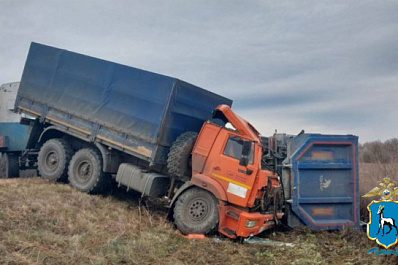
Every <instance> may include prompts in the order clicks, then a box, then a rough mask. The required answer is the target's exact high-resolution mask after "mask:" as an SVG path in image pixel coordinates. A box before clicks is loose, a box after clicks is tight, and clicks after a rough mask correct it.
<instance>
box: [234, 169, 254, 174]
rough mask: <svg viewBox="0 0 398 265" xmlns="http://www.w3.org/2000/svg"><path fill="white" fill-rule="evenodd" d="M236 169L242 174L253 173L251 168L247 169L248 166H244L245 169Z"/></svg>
mask: <svg viewBox="0 0 398 265" xmlns="http://www.w3.org/2000/svg"><path fill="white" fill-rule="evenodd" d="M238 171H239V172H240V173H243V174H246V175H250V174H251V173H253V170H251V169H248V168H246V170H243V169H240V168H239V169H238Z"/></svg>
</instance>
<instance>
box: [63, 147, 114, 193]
mask: <svg viewBox="0 0 398 265" xmlns="http://www.w3.org/2000/svg"><path fill="white" fill-rule="evenodd" d="M68 176H69V184H70V185H72V186H73V187H75V188H76V189H78V190H80V191H84V192H87V193H100V192H102V191H104V189H105V188H106V185H107V183H108V180H109V176H108V175H106V174H105V173H104V172H103V171H102V157H101V155H100V154H99V153H98V152H97V151H96V150H94V149H92V148H83V149H80V150H79V151H77V152H76V153H75V155H74V156H73V157H72V160H71V161H70V165H69V170H68Z"/></svg>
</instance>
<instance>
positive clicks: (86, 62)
mask: <svg viewBox="0 0 398 265" xmlns="http://www.w3.org/2000/svg"><path fill="white" fill-rule="evenodd" d="M219 104H227V105H230V106H231V105H232V100H230V99H227V98H225V97H222V96H219V95H217V94H214V93H212V92H209V91H207V90H204V89H202V88H199V87H197V86H194V85H191V84H189V83H186V82H184V81H181V80H179V79H176V78H172V77H168V76H164V75H160V74H155V73H152V72H148V71H144V70H140V69H137V68H133V67H129V66H125V65H121V64H116V63H112V62H109V61H105V60H101V59H97V58H93V57H89V56H85V55H81V54H77V53H73V52H69V51H66V50H61V49H57V48H54V47H49V46H45V45H41V44H37V43H32V44H31V47H30V50H29V54H28V58H27V61H26V64H25V68H24V72H23V75H22V80H21V84H20V88H19V91H18V95H17V100H16V102H15V109H16V110H19V111H22V112H25V113H28V114H31V115H34V116H35V117H38V118H40V120H41V121H42V122H44V121H46V122H48V123H50V124H54V125H57V126H60V127H62V128H63V129H64V130H68V131H69V132H70V133H71V134H74V135H75V136H78V137H80V138H86V139H87V140H89V141H98V142H102V143H104V144H105V145H108V146H111V147H113V148H116V149H118V150H121V151H123V152H126V153H129V154H132V155H135V156H137V157H140V158H142V159H145V160H147V161H149V162H151V163H155V164H165V162H166V158H167V153H168V149H169V147H170V145H171V144H172V143H173V141H174V140H175V139H176V138H177V136H178V135H180V134H181V133H183V132H185V131H199V130H200V128H201V126H202V124H203V122H204V121H205V120H207V119H208V118H209V117H210V115H211V112H212V110H213V109H214V108H215V107H216V106H217V105H219Z"/></svg>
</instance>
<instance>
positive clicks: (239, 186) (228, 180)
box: [206, 129, 258, 207]
mask: <svg viewBox="0 0 398 265" xmlns="http://www.w3.org/2000/svg"><path fill="white" fill-rule="evenodd" d="M244 141H245V139H243V138H242V137H241V136H239V135H238V134H235V133H234V132H232V131H230V130H225V129H223V130H221V131H220V133H219V135H218V139H217V140H216V141H215V145H214V147H213V148H212V151H211V153H210V157H209V158H210V159H208V162H207V167H206V168H207V170H206V171H207V174H208V175H210V176H211V177H212V178H214V179H215V180H217V181H218V182H219V183H220V184H221V185H222V186H223V187H224V189H225V190H226V191H227V197H228V201H229V202H230V203H234V204H237V205H240V206H243V207H245V206H247V202H248V200H249V197H250V194H251V189H252V187H253V183H254V180H255V177H256V174H257V170H258V167H257V166H255V164H256V163H255V161H254V160H255V159H254V158H255V150H254V149H255V146H256V145H255V144H253V143H252V147H251V152H250V155H249V163H248V165H247V166H242V165H239V160H240V158H241V156H242V148H243V143H244Z"/></svg>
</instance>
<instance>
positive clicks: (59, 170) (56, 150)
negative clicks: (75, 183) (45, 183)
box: [37, 138, 73, 181]
mask: <svg viewBox="0 0 398 265" xmlns="http://www.w3.org/2000/svg"><path fill="white" fill-rule="evenodd" d="M72 154H73V150H72V147H71V146H70V145H69V143H68V142H67V141H66V140H64V139H60V138H59V139H51V140H48V141H47V142H45V143H44V144H43V146H42V147H41V148H40V151H39V155H38V157H37V166H38V169H39V174H40V176H42V177H43V178H47V179H52V180H56V181H66V180H67V176H68V165H69V161H70V159H71V157H72Z"/></svg>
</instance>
